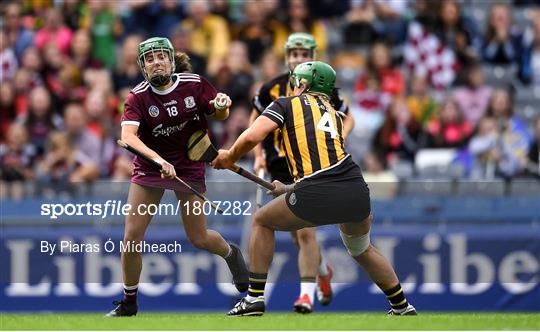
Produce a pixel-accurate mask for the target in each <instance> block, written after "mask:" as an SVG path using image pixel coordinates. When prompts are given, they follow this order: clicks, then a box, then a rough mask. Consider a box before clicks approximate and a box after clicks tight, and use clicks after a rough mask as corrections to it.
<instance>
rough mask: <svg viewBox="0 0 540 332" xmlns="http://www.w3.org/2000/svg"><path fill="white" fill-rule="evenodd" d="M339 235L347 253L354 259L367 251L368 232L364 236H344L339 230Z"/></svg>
mask: <svg viewBox="0 0 540 332" xmlns="http://www.w3.org/2000/svg"><path fill="white" fill-rule="evenodd" d="M339 234H340V235H341V240H342V241H343V244H344V245H345V248H347V251H348V252H349V254H350V255H351V256H352V257H356V256H358V255H360V254H361V253H363V252H364V251H366V250H367V248H368V247H369V243H370V242H369V232H368V233H367V234H364V235H360V236H356V235H347V234H344V233H343V232H342V231H341V230H340V231H339Z"/></svg>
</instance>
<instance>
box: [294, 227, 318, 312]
mask: <svg viewBox="0 0 540 332" xmlns="http://www.w3.org/2000/svg"><path fill="white" fill-rule="evenodd" d="M291 234H293V238H294V239H295V242H296V243H297V244H298V271H299V272H300V296H298V299H297V300H296V301H295V302H294V306H293V308H294V311H296V312H299V313H311V312H312V311H313V303H314V296H315V288H316V280H317V270H318V267H319V262H320V248H319V244H318V243H317V235H316V232H315V228H313V227H308V228H303V229H299V230H297V231H295V232H291Z"/></svg>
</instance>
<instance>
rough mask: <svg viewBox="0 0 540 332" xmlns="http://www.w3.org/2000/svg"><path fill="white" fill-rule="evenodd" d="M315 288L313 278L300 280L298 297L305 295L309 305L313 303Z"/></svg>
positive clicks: (315, 284)
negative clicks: (309, 302)
mask: <svg viewBox="0 0 540 332" xmlns="http://www.w3.org/2000/svg"><path fill="white" fill-rule="evenodd" d="M316 286H317V283H316V282H315V277H304V278H300V296H303V295H304V294H307V295H308V297H309V300H310V301H311V303H314V302H313V297H314V295H315V287H316Z"/></svg>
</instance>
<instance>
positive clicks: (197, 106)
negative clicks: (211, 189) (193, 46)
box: [122, 73, 217, 189]
mask: <svg viewBox="0 0 540 332" xmlns="http://www.w3.org/2000/svg"><path fill="white" fill-rule="evenodd" d="M172 80H173V85H172V86H171V87H170V88H168V89H167V90H164V91H159V90H157V89H155V88H154V87H153V86H151V85H150V83H148V82H147V81H144V82H142V83H140V84H139V85H137V86H136V87H135V88H133V90H131V92H130V93H129V96H128V98H127V100H126V103H125V108H124V114H123V116H122V125H126V124H131V125H136V126H138V127H139V130H138V136H139V138H140V139H141V141H143V142H144V144H146V146H148V147H149V148H150V149H152V150H154V151H156V152H157V153H159V155H160V156H162V157H163V158H164V159H165V160H167V161H168V162H169V163H171V164H172V165H174V167H175V169H176V172H177V174H178V176H180V177H181V178H182V179H183V180H185V181H186V182H188V183H190V184H197V183H201V181H202V186H204V167H205V166H204V163H201V162H193V161H190V160H189V159H188V158H187V154H186V146H187V141H188V139H189V137H190V136H191V134H193V133H194V132H195V131H197V130H199V129H203V130H205V131H206V130H207V128H208V123H207V121H206V115H210V114H213V113H214V112H215V110H214V107H213V106H212V105H210V104H209V102H210V100H212V99H214V98H215V96H216V94H217V91H216V89H215V88H214V87H213V86H212V85H211V84H210V83H209V82H208V81H207V80H206V79H205V78H204V77H201V76H199V75H196V74H188V73H182V74H173V77H172ZM134 164H135V168H134V174H133V179H132V180H135V179H136V178H141V179H142V177H145V178H146V179H148V180H150V179H149V177H155V176H158V177H159V170H157V169H156V167H155V166H153V165H151V164H149V163H147V162H146V161H144V160H142V159H140V158H138V157H135V159H134ZM156 180H157V179H156ZM134 182H136V183H139V182H141V181H134ZM152 182H153V181H152ZM171 183H172V182H171ZM140 184H148V185H151V184H149V183H140ZM163 184H164V182H163V180H161V181H160V185H157V186H158V187H164V186H163ZM165 187H168V188H171V186H165ZM174 187H176V186H174ZM197 187H198V185H197ZM171 189H174V188H171Z"/></svg>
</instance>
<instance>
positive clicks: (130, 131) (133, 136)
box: [121, 124, 176, 179]
mask: <svg viewBox="0 0 540 332" xmlns="http://www.w3.org/2000/svg"><path fill="white" fill-rule="evenodd" d="M138 131H139V126H136V125H131V124H124V125H123V126H122V134H121V137H122V141H124V142H126V143H127V144H128V145H130V146H132V147H134V148H135V149H137V150H139V151H141V152H142V153H144V154H145V155H147V156H148V157H150V158H151V159H153V160H155V161H157V162H158V163H160V164H161V177H162V178H165V179H174V177H175V176H176V171H175V169H174V166H173V165H171V164H170V163H169V162H167V161H166V160H165V159H163V158H162V157H161V156H160V155H159V154H158V153H157V152H155V151H154V150H152V149H150V148H149V147H148V146H146V144H144V143H143V141H141V139H140V138H139V137H138V136H137V132H138Z"/></svg>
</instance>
